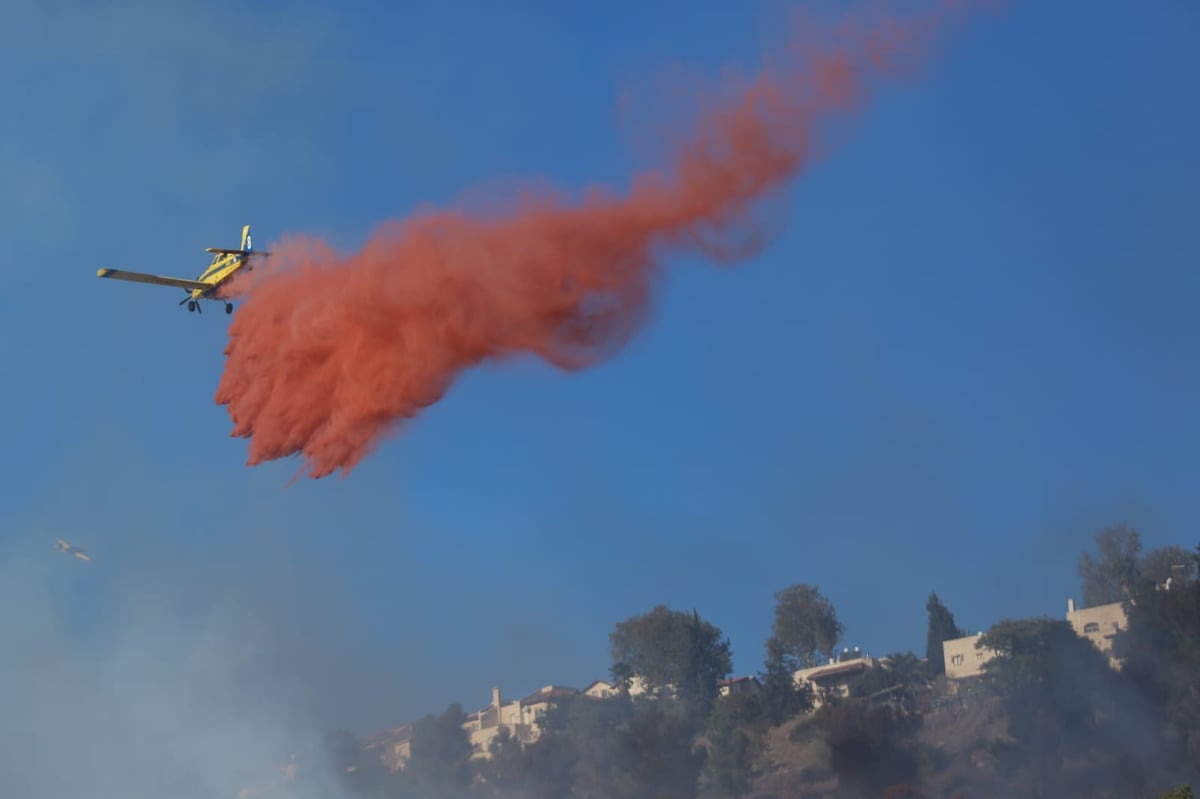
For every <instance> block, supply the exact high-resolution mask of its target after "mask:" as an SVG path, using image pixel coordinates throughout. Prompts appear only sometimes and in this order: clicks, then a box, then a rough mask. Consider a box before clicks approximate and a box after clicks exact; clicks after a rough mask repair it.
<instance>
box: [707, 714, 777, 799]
mask: <svg viewBox="0 0 1200 799" xmlns="http://www.w3.org/2000/svg"><path fill="white" fill-rule="evenodd" d="M762 719H763V708H762V707H761V705H760V704H759V702H758V700H757V698H756V697H754V696H753V695H751V694H730V695H729V696H722V697H720V698H719V699H717V702H716V704H715V705H714V706H713V712H712V718H711V720H710V722H709V726H708V776H709V778H710V779H711V780H712V783H713V785H714V786H716V788H717V789H718V790H719V791H720V792H721V795H722V796H731V797H734V799H736V797H739V796H742V795H743V794H745V793H748V792H749V790H750V787H751V784H752V782H753V777H754V763H755V760H756V759H757V758H758V755H759V752H760V751H762V745H763V734H764V732H765V730H764V729H763V723H762Z"/></svg>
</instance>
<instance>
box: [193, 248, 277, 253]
mask: <svg viewBox="0 0 1200 799" xmlns="http://www.w3.org/2000/svg"><path fill="white" fill-rule="evenodd" d="M204 251H205V252H212V253H220V254H221V255H270V254H271V253H269V252H267V251H266V250H226V249H222V248H221V247H205V248H204Z"/></svg>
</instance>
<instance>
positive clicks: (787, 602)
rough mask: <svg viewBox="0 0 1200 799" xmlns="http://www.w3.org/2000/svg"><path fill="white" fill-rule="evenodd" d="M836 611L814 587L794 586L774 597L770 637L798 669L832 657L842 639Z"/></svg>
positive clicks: (802, 584) (805, 585) (840, 624)
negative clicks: (771, 636)
mask: <svg viewBox="0 0 1200 799" xmlns="http://www.w3.org/2000/svg"><path fill="white" fill-rule="evenodd" d="M842 631H843V628H842V623H841V622H840V621H838V617H837V611H836V610H835V609H834V607H833V603H832V602H830V601H829V600H828V599H827V598H826V597H825V596H824V595H823V594H822V593H821V590H820V589H819V588H818V587H817V586H815V585H807V584H805V583H797V584H795V585H790V586H788V587H787V588H785V589H783V590H782V591H778V592H776V594H775V624H774V626H773V627H772V630H771V632H772V634H773V638H774V639H775V640H776V641H777V643H778V646H779V647H780V649H781V651H782V652H783V654H784V655H787V656H790V657H792V658H794V659H795V661H796V663H797V664H799V665H800V666H804V667H809V666H815V665H818V664H819V663H820V662H821V660H822V659H823V658H832V657H833V654H834V651H835V650H836V648H837V644H838V641H839V640H841V637H842Z"/></svg>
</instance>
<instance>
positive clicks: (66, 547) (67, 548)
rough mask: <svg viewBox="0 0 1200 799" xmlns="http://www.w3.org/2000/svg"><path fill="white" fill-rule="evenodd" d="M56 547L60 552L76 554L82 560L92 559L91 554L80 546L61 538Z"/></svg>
mask: <svg viewBox="0 0 1200 799" xmlns="http://www.w3.org/2000/svg"><path fill="white" fill-rule="evenodd" d="M54 548H55V549H57V550H58V551H59V552H66V553H67V554H68V555H74V556H75V557H77V558H79V559H80V560H91V559H92V558H91V556H90V555H88V553H87V552H85V551H84V550H82V549H80V548H79V547H73V546H71V545H70V544H68V543H67V542H66V541H63V540H62V539H61V538H60V539H58V541H57V542H56V543H55V544H54Z"/></svg>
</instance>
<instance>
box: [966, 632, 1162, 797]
mask: <svg viewBox="0 0 1200 799" xmlns="http://www.w3.org/2000/svg"><path fill="white" fill-rule="evenodd" d="M976 646H977V647H980V648H985V647H986V648H989V649H991V650H992V651H994V652H995V653H996V656H995V657H994V658H992V659H991V660H989V661H988V662H987V663H985V664H984V667H983V669H984V675H985V679H987V680H988V681H989V682H991V683H992V685H993V686H994V687H995V688H997V689H998V691H999V693H1000V695H1001V697H1002V698H1003V702H1004V706H1005V710H1006V714H1007V717H1008V734H1009V736H1010V737H1011V738H1012V739H1013V743H1012V744H1011V745H1007V744H1006V745H1004V746H1005V747H1006V748H1007V755H1006V758H1007V759H1008V760H1009V762H1010V763H1011V765H1012V766H1014V767H1017V766H1021V765H1026V766H1028V767H1029V772H1028V776H1029V777H1030V778H1031V779H1033V780H1034V782H1035V783H1036V784H1038V785H1043V786H1048V787H1049V786H1051V785H1052V783H1054V782H1056V781H1058V782H1061V781H1063V780H1064V779H1065V772H1064V769H1063V763H1064V762H1068V761H1076V762H1077V761H1079V760H1080V759H1081V758H1082V757H1084V756H1091V757H1093V758H1094V762H1095V763H1096V764H1097V766H1096V769H1095V770H1094V771H1093V775H1092V776H1094V777H1097V778H1100V776H1101V775H1102V772H1101V770H1102V769H1103V770H1106V771H1105V773H1103V775H1102V776H1103V778H1104V779H1107V780H1109V781H1111V783H1112V784H1113V785H1114V786H1116V785H1117V783H1118V782H1119V781H1121V780H1129V779H1133V778H1135V777H1136V776H1139V775H1136V774H1135V772H1136V770H1137V764H1135V763H1132V762H1128V761H1125V760H1123V755H1124V754H1125V753H1126V752H1128V751H1129V750H1130V748H1131V747H1132V746H1133V744H1132V743H1131V741H1130V740H1129V738H1130V736H1129V730H1130V729H1137V730H1151V729H1154V728H1155V725H1154V724H1153V720H1152V719H1150V718H1147V717H1145V716H1144V711H1145V703H1144V702H1142V701H1138V700H1137V699H1136V698H1135V696H1134V695H1133V692H1132V691H1131V690H1130V688H1129V686H1128V685H1127V683H1126V682H1125V681H1124V679H1123V678H1122V676H1121V675H1120V673H1119V672H1116V671H1114V670H1113V669H1112V668H1111V667H1110V666H1109V663H1108V658H1107V657H1106V656H1105V655H1104V654H1103V653H1102V652H1100V650H1099V649H1097V648H1096V647H1095V646H1094V645H1093V644H1092V643H1091V642H1090V641H1089V640H1087V639H1086V638H1084V637H1082V636H1080V635H1077V634H1076V633H1075V630H1074V629H1073V628H1072V627H1071V625H1070V624H1069V623H1068V622H1066V621H1063V620H1060V619H1050V618H1034V619H1020V620H1015V621H1014V620H1009V619H1006V620H1004V621H1001V622H999V623H997V624H995V625H994V626H993V627H992V628H991V629H990V630H989V631H988V632H987V633H985V634H984V635H983V636H981V638H980V640H979V641H978V642H977V643H976ZM1138 743H1139V744H1140V743H1141V742H1140V741H1139V742H1138ZM1141 776H1144V775H1141Z"/></svg>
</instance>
